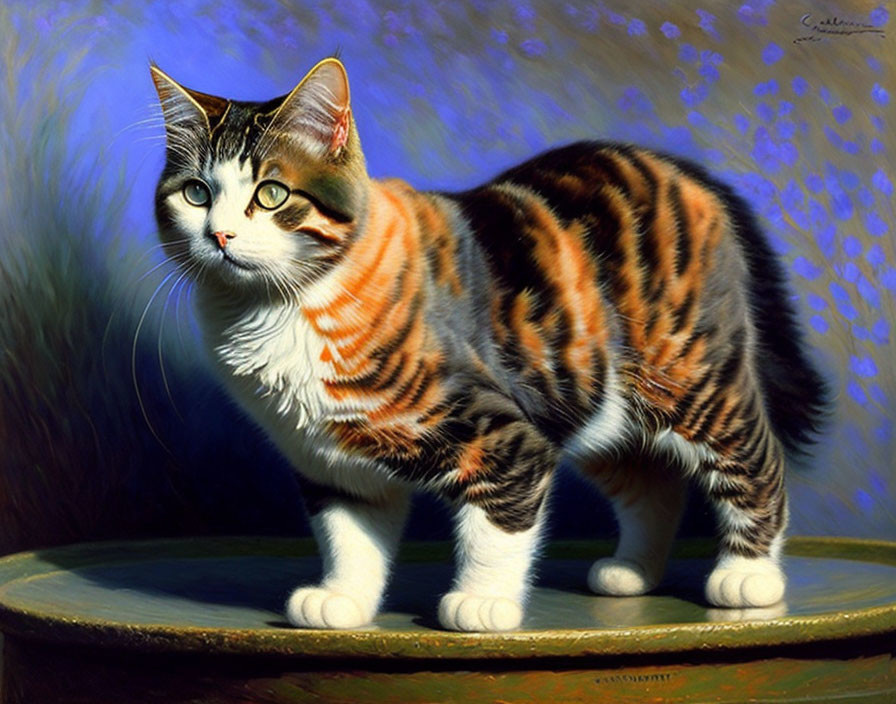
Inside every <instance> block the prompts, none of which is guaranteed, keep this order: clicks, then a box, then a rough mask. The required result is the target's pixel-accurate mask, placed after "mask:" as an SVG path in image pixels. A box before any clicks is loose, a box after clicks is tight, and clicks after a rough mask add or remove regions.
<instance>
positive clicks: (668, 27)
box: [660, 22, 681, 39]
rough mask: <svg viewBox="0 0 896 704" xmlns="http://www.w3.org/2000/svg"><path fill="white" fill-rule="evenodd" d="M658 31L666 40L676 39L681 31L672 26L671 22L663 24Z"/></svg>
mask: <svg viewBox="0 0 896 704" xmlns="http://www.w3.org/2000/svg"><path fill="white" fill-rule="evenodd" d="M660 31H661V32H662V33H663V35H664V36H665V37H666V39H678V37H680V36H681V30H680V29H679V28H678V25H674V24H672V23H671V22H663V25H662V26H661V27H660Z"/></svg>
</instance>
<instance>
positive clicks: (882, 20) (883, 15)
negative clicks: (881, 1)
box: [868, 5, 890, 27]
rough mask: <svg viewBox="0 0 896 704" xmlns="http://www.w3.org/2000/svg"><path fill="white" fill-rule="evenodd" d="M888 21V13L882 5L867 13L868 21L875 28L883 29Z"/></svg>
mask: <svg viewBox="0 0 896 704" xmlns="http://www.w3.org/2000/svg"><path fill="white" fill-rule="evenodd" d="M889 19H890V13H889V12H888V11H887V8H885V7H883V6H882V5H881V6H880V7H875V8H874V9H873V10H872V11H871V12H869V13H868V21H869V22H870V23H871V24H872V25H874V26H875V27H883V26H884V25H885V24H886V23H887V20H889Z"/></svg>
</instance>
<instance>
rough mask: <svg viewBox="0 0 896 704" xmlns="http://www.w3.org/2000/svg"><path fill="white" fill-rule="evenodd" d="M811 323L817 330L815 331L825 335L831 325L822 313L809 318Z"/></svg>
mask: <svg viewBox="0 0 896 704" xmlns="http://www.w3.org/2000/svg"><path fill="white" fill-rule="evenodd" d="M809 324H810V325H811V326H812V328H813V329H814V330H815V332H819V333H821V334H822V335H824V334H825V333H826V332H827V331H828V330H829V329H830V325H828V321H827V320H825V319H824V318H822V317H821V316H820V315H813V316H812V317H811V318H809Z"/></svg>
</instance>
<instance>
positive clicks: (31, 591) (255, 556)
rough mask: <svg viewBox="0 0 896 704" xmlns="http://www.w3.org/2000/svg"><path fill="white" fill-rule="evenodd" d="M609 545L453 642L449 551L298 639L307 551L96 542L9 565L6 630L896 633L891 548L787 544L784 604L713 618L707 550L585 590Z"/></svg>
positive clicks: (536, 641)
mask: <svg viewBox="0 0 896 704" xmlns="http://www.w3.org/2000/svg"><path fill="white" fill-rule="evenodd" d="M609 549H610V545H609V544H608V543H606V542H586V541H576V542H571V543H557V544H553V545H552V546H551V547H549V549H548V551H547V555H546V557H544V558H542V560H541V561H540V562H539V565H538V579H537V586H536V588H535V590H534V594H533V596H532V599H531V601H530V604H529V608H528V615H527V617H526V620H525V622H524V624H523V628H522V629H521V630H519V631H515V632H511V633H502V634H461V633H448V632H445V631H442V630H440V629H439V628H438V625H437V623H436V620H435V608H436V604H437V602H438V598H439V596H440V594H441V593H443V592H444V591H446V590H447V588H448V586H449V583H450V578H451V574H452V566H451V557H450V546H448V545H446V544H424V543H417V544H410V545H408V546H407V547H406V548H405V549H404V552H403V554H402V558H401V560H400V564H399V565H398V567H397V570H396V573H395V575H394V577H393V582H392V585H391V588H390V590H389V597H388V599H387V602H386V604H385V607H384V610H383V612H382V614H381V615H380V616H379V617H378V618H377V619H376V622H375V624H374V625H373V626H371V627H368V628H363V629H358V630H352V631H342V632H333V631H315V630H298V629H294V628H291V627H289V626H288V624H286V623H285V621H284V618H283V614H282V605H283V603H284V601H285V599H286V597H287V595H288V594H289V592H290V591H291V590H292V589H293V588H294V587H296V586H297V585H299V584H302V583H310V582H313V581H314V580H315V579H316V578H317V575H318V574H319V562H318V559H317V558H316V557H315V551H314V546H313V545H312V544H311V542H310V541H308V540H294V539H282V538H199V539H186V540H158V541H139V542H127V543H96V544H86V545H77V546H71V547H65V548H55V549H50V550H43V551H36V552H29V553H21V554H18V555H13V556H9V557H6V558H3V559H2V560H0V631H2V632H5V633H11V634H16V635H19V636H27V637H28V638H30V639H38V640H40V639H45V640H47V641H52V642H57V643H68V644H78V643H82V644H94V645H102V646H103V647H115V648H124V649H129V650H136V651H153V652H159V651H164V652H168V651H170V652H186V651H194V652H195V651H201V652H206V653H208V652H211V653H252V654H276V655H283V656H296V655H305V656H309V655H311V656H318V657H360V658H370V657H373V658H432V657H439V658H444V657H452V658H473V657H476V658H483V657H496V658H527V657H551V656H562V657H583V656H589V655H608V654H609V655H613V654H616V655H622V654H637V653H662V652H673V651H682V650H693V649H699V650H706V649H714V650H717V649H726V648H732V649H737V648H746V647H762V646H765V645H781V644H792V643H803V642H813V641H830V640H832V639H837V638H853V637H862V636H868V635H879V634H886V633H891V632H894V631H896V543H886V542H882V541H866V540H849V539H836V538H792V539H791V540H790V542H789V544H788V548H787V557H786V561H785V568H786V572H787V575H788V579H789V584H788V591H787V595H786V600H785V602H784V603H782V604H779V605H777V606H775V607H771V608H769V609H751V610H728V609H714V608H711V607H709V606H708V605H707V604H706V603H705V602H704V600H703V597H702V582H703V580H704V579H705V576H706V574H707V573H708V571H709V569H710V567H711V564H712V563H711V560H710V558H709V557H708V556H707V554H708V553H707V545H706V544H704V543H693V542H692V543H689V542H686V541H684V542H682V543H680V544H679V547H678V549H677V556H676V557H674V559H673V560H672V562H671V564H670V568H669V571H668V573H667V576H666V578H665V580H664V582H663V583H662V585H661V586H660V587H659V589H658V590H657V591H656V592H655V593H653V594H651V595H649V596H643V597H628V598H614V597H599V596H595V595H593V594H591V593H590V592H588V591H587V588H586V586H585V575H586V573H587V570H588V566H589V565H590V563H591V561H592V560H593V559H594V558H595V557H598V556H601V555H604V554H608V551H609Z"/></svg>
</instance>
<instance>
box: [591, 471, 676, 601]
mask: <svg viewBox="0 0 896 704" xmlns="http://www.w3.org/2000/svg"><path fill="white" fill-rule="evenodd" d="M663 479H664V480H660V479H659V478H657V479H656V482H657V483H654V484H649V485H647V486H645V487H643V489H642V492H643V493H641V494H640V495H638V496H630V495H629V496H626V495H624V494H623V495H620V496H616V497H614V498H613V499H612V502H613V508H614V512H615V514H616V521H617V523H618V524H619V544H618V545H617V546H616V552H615V554H614V555H613V557H607V558H604V559H601V560H597V561H596V562H595V563H594V564H593V565H592V566H591V569H590V571H589V572H588V586H589V587H590V588H591V590H592V591H593V592H596V593H597V594H606V595H610V596H634V595H637V594H645V593H647V592H649V591H650V590H651V589H653V588H654V587H656V585H657V584H659V582H660V580H661V579H662V577H663V572H664V571H665V568H666V561H667V559H668V557H669V550H670V548H671V546H672V541H673V540H674V538H675V532H676V530H677V529H678V522H679V520H680V518H681V513H682V510H683V508H684V500H685V490H684V482H683V480H681V479H679V478H678V477H677V476H671V475H670V476H668V477H664V478H663Z"/></svg>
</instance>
